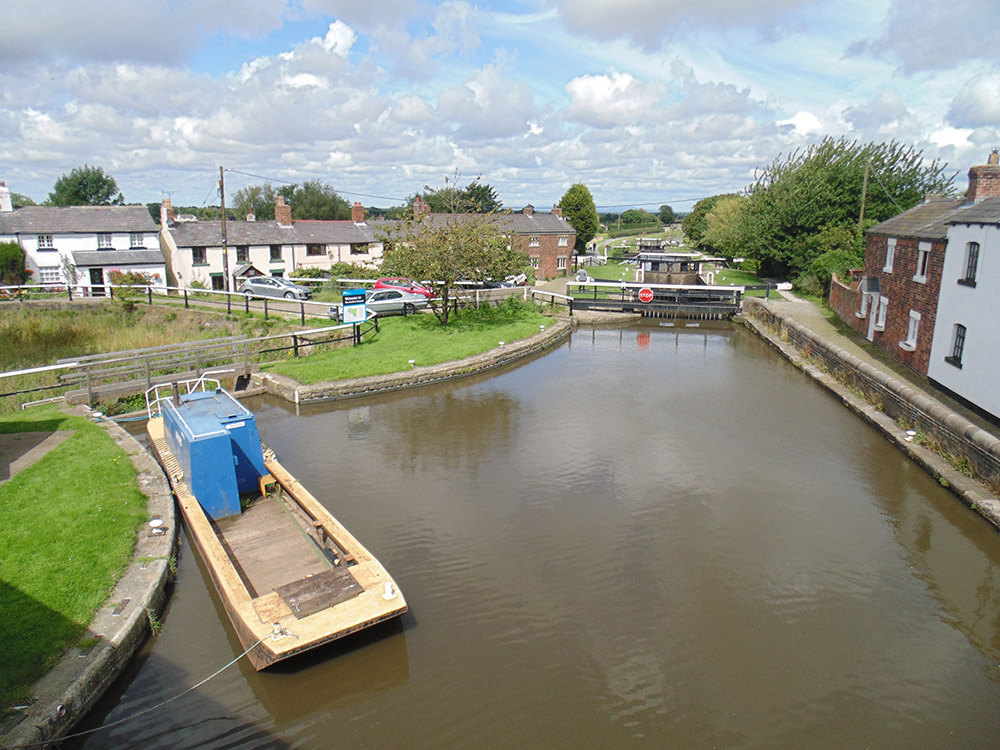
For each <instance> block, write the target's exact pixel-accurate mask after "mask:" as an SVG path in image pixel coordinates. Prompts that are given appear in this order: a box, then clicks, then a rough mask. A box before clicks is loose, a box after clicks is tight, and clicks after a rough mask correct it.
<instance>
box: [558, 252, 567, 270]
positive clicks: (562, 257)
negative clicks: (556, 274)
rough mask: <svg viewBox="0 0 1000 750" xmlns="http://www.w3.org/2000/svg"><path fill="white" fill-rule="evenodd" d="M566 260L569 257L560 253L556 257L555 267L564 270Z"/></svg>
mask: <svg viewBox="0 0 1000 750" xmlns="http://www.w3.org/2000/svg"><path fill="white" fill-rule="evenodd" d="M568 260H569V258H567V257H566V256H565V255H560V256H559V257H558V258H556V268H557V269H558V270H560V271H565V270H566V266H567V261H568Z"/></svg>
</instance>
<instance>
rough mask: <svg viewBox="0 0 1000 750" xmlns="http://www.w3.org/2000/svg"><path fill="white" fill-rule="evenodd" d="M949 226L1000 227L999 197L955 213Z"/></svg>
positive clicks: (971, 205)
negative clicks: (985, 225)
mask: <svg viewBox="0 0 1000 750" xmlns="http://www.w3.org/2000/svg"><path fill="white" fill-rule="evenodd" d="M948 223H949V224H996V225H998V226H1000V197H998V198H987V199H986V200H983V201H979V203H972V204H970V205H969V206H968V207H966V208H963V209H961V210H960V211H956V212H955V214H954V215H953V216H952V217H951V219H950V221H949V222H948Z"/></svg>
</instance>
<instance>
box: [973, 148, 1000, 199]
mask: <svg viewBox="0 0 1000 750" xmlns="http://www.w3.org/2000/svg"><path fill="white" fill-rule="evenodd" d="M996 197H1000V153H998V151H997V149H993V151H992V153H990V155H989V157H988V158H987V160H986V164H983V165H981V166H978V167H972V168H971V169H970V170H969V189H968V190H967V191H966V193H965V199H966V200H967V201H968V202H970V203H978V202H979V201H981V200H985V199H987V198H996Z"/></svg>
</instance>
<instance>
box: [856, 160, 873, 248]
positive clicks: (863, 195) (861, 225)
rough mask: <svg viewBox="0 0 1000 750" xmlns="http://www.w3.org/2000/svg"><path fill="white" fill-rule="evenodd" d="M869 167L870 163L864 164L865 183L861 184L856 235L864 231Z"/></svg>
mask: <svg viewBox="0 0 1000 750" xmlns="http://www.w3.org/2000/svg"><path fill="white" fill-rule="evenodd" d="M871 167H872V163H871V162H870V161H868V162H865V181H864V182H863V183H862V184H861V215H860V216H858V234H862V233H863V232H864V231H865V199H866V198H867V197H868V171H869V170H870V169H871Z"/></svg>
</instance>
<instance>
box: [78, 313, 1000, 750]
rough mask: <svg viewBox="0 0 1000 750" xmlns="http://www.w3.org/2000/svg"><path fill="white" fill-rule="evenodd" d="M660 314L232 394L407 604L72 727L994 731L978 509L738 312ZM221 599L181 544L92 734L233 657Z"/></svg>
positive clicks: (811, 740) (580, 732)
mask: <svg viewBox="0 0 1000 750" xmlns="http://www.w3.org/2000/svg"><path fill="white" fill-rule="evenodd" d="M660 323H661V324H656V323H653V324H643V325H637V326H634V327H628V328H623V329H620V330H619V329H615V330H580V331H577V332H576V333H574V334H573V337H572V339H571V340H570V341H568V342H567V343H565V344H564V345H562V346H561V347H559V348H557V349H556V350H554V351H552V352H550V353H548V354H546V355H544V356H541V357H539V358H536V359H533V360H531V361H529V362H525V363H522V364H521V365H519V366H516V367H514V368H512V369H507V370H504V371H502V372H500V373H497V374H494V375H491V376H488V377H479V378H475V379H470V380H464V381H459V382H456V383H452V384H446V385H441V386H433V387H426V388H422V389H418V390H414V391H411V392H408V393H398V394H390V395H384V396H381V397H375V398H371V399H364V400H360V399H359V400H353V401H349V402H344V403H339V404H328V405H322V406H314V407H308V408H302V409H301V410H300V412H299V413H296V410H295V408H294V407H293V406H292V405H289V404H287V403H285V402H279V401H276V400H271V399H263V398H261V399H255V400H252V401H251V402H250V403H249V404H248V405H249V406H250V408H252V409H253V410H255V411H256V413H257V415H258V419H259V423H260V428H261V433H262V436H263V439H264V440H265V442H267V443H268V444H269V445H270V446H271V447H273V448H274V450H275V451H276V452H277V454H278V456H279V457H280V458H281V460H282V461H283V462H284V463H285V465H286V466H287V467H288V468H289V469H290V470H291V471H292V472H293V473H294V474H295V475H297V476H298V478H299V479H301V481H302V482H303V483H304V484H305V486H307V487H308V488H310V489H311V490H312V491H313V493H314V494H315V495H317V496H318V497H320V498H321V499H322V500H323V501H324V502H325V503H326V504H327V506H328V507H329V508H330V509H331V510H332V511H333V513H334V515H336V516H337V517H338V518H339V519H340V520H341V521H342V522H343V523H344V524H345V525H346V526H347V527H348V528H349V529H350V530H351V531H352V532H353V533H354V534H355V535H356V536H357V537H358V538H359V539H360V540H361V541H362V542H363V543H364V544H365V545H366V546H368V548H369V549H370V550H371V551H372V552H373V553H374V554H375V555H376V556H377V557H379V559H380V560H381V561H382V562H383V563H384V564H385V566H386V567H387V568H388V569H389V571H390V572H391V573H392V575H393V576H394V577H395V579H396V581H397V582H398V583H399V584H400V587H401V588H402V590H403V592H404V593H405V595H406V598H407V601H408V603H409V605H410V608H411V612H410V613H409V614H408V615H406V616H405V617H404V618H402V620H401V621H399V622H396V623H393V624H389V625H387V626H380V627H379V628H376V629H375V630H373V631H369V632H367V633H364V634H361V635H359V636H357V637H352V638H350V639H348V640H346V641H343V642H340V643H338V644H334V645H332V646H330V647H327V648H325V649H323V650H321V651H319V652H318V653H316V654H315V655H311V656H310V655H307V656H305V657H303V658H302V659H300V660H298V661H295V662H293V663H291V664H286V665H279V666H278V667H277V668H275V669H273V670H271V671H267V672H264V673H260V674H258V673H255V672H254V671H253V670H252V669H251V668H250V667H249V665H248V664H246V663H245V661H244V662H240V663H239V664H238V665H236V666H233V667H231V668H230V669H228V670H226V671H224V672H222V673H221V674H220V675H218V676H217V677H214V678H213V679H211V680H210V681H208V682H207V683H206V684H204V685H203V686H201V687H200V688H198V689H197V690H195V691H193V692H190V693H187V694H185V695H183V696H182V697H180V698H178V699H177V700H174V701H172V702H171V703H169V704H168V705H167V706H165V707H163V708H159V709H157V710H155V711H152V712H150V713H148V714H146V715H144V716H142V717H141V718H140V719H138V720H136V721H132V722H126V723H124V724H120V725H114V726H108V727H107V728H105V729H102V730H101V731H99V732H97V733H96V734H94V735H92V736H91V737H90V738H89V739H88V740H86V741H77V742H76V743H75V744H73V745H72V746H73V747H88V748H91V747H93V748H106V747H143V748H160V747H162V748H176V747H195V746H201V747H220V748H221V747H241V748H244V747H250V748H254V747H260V748H263V747H296V748H387V747H390V748H392V747H406V748H440V747H488V748H524V747H649V748H667V747H669V748H693V747H698V748H701V747H706V748H707V747H720V748H761V747H766V748H802V747H809V748H843V747H859V748H860V747H880V748H888V747H894V748H895V747H898V748H942V747H955V748H959V747H960V748H980V747H981V748H988V747H989V748H992V747H996V746H997V742H998V738H1000V711H998V707H1000V596H998V586H1000V538H998V536H997V534H996V532H995V531H994V530H993V529H992V528H991V527H990V526H989V525H988V524H986V523H985V522H984V521H983V520H981V519H980V518H979V517H978V516H976V515H975V514H974V513H972V512H971V511H969V510H967V509H966V508H964V507H963V506H962V505H961V504H960V503H959V502H958V501H957V500H956V499H954V497H953V496H951V495H950V494H949V493H948V492H947V491H946V490H944V489H942V488H941V487H940V486H939V485H938V484H937V483H936V482H935V481H934V480H933V479H931V478H930V477H928V476H927V475H926V474H925V473H924V472H922V471H921V470H920V469H919V468H917V467H916V466H915V465H914V464H913V463H911V462H910V461H908V460H906V459H905V458H904V457H903V456H902V455H900V454H899V453H898V452H897V451H896V450H894V449H893V448H892V447H890V446H889V445H888V443H887V442H886V441H885V440H884V439H883V438H882V437H880V436H879V435H878V434H877V433H876V432H874V431H873V430H872V429H871V428H869V427H868V426H866V425H865V424H864V423H862V422H861V421H860V420H859V419H858V418H857V417H856V416H854V415H853V414H852V413H850V412H849V411H848V410H846V409H845V408H844V407H843V406H840V405H838V403H837V402H836V401H835V400H834V399H833V398H831V397H830V396H829V395H828V394H827V393H825V392H824V391H822V390H821V389H819V388H818V387H817V386H815V385H814V384H813V383H812V382H810V381H809V380H808V379H807V378H806V377H805V376H803V375H802V374H801V373H800V372H798V371H797V370H795V369H794V368H792V367H791V366H789V365H788V364H787V363H786V362H784V361H783V360H781V359H780V358H779V357H777V356H776V355H775V354H774V353H773V352H772V351H771V350H770V349H769V348H768V347H767V346H766V345H765V344H763V343H762V342H761V341H759V340H758V339H756V338H755V337H753V336H752V335H751V334H749V333H748V332H746V331H744V330H741V329H735V328H732V327H730V326H729V325H727V324H702V325H700V326H698V327H689V326H687V325H685V324H684V322H683V321H681V322H679V323H678V324H677V325H676V326H668V325H663V324H662V322H660ZM224 619H225V618H224V615H223V613H222V611H221V609H220V607H219V605H218V603H217V601H216V600H215V599H214V594H213V592H212V591H211V590H210V587H209V585H208V583H207V579H206V575H205V572H204V570H202V569H201V567H200V565H199V561H198V559H197V556H196V555H194V554H193V553H192V551H191V550H190V548H188V547H185V548H184V549H182V551H181V554H180V561H179V570H178V580H177V585H176V587H175V589H174V591H173V597H172V599H171V602H170V605H169V609H168V610H167V612H166V613H165V616H164V619H163V629H162V632H161V633H160V634H159V636H158V637H157V638H156V639H155V640H154V641H152V642H151V645H150V647H148V648H147V650H146V651H145V652H144V653H143V655H142V657H141V658H140V659H139V660H137V661H136V662H135V664H133V665H132V667H131V668H130V669H129V671H128V674H127V675H126V677H125V679H123V680H122V681H120V683H119V684H118V685H117V686H116V688H115V690H114V691H113V692H112V694H111V695H109V696H108V698H107V699H106V700H105V701H103V702H102V703H101V705H100V706H99V708H98V710H97V711H95V712H94V714H93V715H92V716H91V717H90V720H89V723H88V724H86V725H85V726H84V727H83V728H88V727H94V726H98V725H102V724H104V725H112V724H113V723H114V722H116V721H119V720H121V719H124V718H125V717H129V716H132V715H134V714H136V713H138V712H140V711H144V710H146V709H149V708H151V707H153V706H156V705H157V704H159V703H161V702H162V701H165V700H167V699H169V698H172V697H174V696H176V695H177V694H178V693H180V692H181V691H182V690H183V689H185V688H186V687H188V686H191V685H193V684H195V683H196V682H198V681H199V680H202V679H204V678H205V677H207V676H208V675H210V674H211V673H212V672H214V671H215V670H216V669H218V668H219V667H221V666H223V665H225V664H226V663H227V662H228V661H230V660H231V659H232V658H233V657H234V656H235V655H236V654H238V653H239V652H240V648H239V646H238V644H237V642H236V640H235V638H234V636H233V635H232V633H231V632H230V631H229V629H228V626H227V625H224V624H223V620H224Z"/></svg>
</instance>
